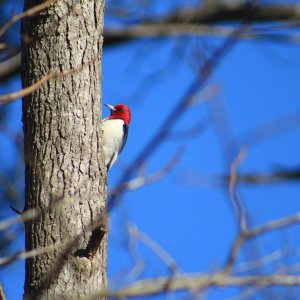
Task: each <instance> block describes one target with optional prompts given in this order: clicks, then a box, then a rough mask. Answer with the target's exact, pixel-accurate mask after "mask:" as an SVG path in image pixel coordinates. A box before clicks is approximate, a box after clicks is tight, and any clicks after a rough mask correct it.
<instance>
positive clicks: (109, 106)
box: [104, 104, 116, 111]
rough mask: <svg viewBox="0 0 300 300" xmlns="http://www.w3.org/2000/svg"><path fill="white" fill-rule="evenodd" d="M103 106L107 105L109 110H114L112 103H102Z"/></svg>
mask: <svg viewBox="0 0 300 300" xmlns="http://www.w3.org/2000/svg"><path fill="white" fill-rule="evenodd" d="M104 105H105V106H107V107H108V108H109V109H110V110H112V111H114V110H116V109H115V108H114V107H113V106H112V105H110V104H104Z"/></svg>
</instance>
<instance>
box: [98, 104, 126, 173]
mask: <svg viewBox="0 0 300 300" xmlns="http://www.w3.org/2000/svg"><path fill="white" fill-rule="evenodd" d="M104 105H105V106H107V107H108V108H109V109H110V111H111V115H110V116H108V117H107V118H105V119H104V120H103V121H102V123H101V128H102V132H103V136H102V141H103V152H104V157H105V166H106V169H107V171H108V170H109V169H110V168H111V167H112V166H113V164H114V163H115V162H116V160H117V158H118V156H119V154H120V153H121V151H122V150H123V148H124V146H125V144H126V141H127V136H128V128H129V123H130V120H131V113H130V109H129V107H128V106H126V105H124V104H117V105H115V106H112V105H110V104H104Z"/></svg>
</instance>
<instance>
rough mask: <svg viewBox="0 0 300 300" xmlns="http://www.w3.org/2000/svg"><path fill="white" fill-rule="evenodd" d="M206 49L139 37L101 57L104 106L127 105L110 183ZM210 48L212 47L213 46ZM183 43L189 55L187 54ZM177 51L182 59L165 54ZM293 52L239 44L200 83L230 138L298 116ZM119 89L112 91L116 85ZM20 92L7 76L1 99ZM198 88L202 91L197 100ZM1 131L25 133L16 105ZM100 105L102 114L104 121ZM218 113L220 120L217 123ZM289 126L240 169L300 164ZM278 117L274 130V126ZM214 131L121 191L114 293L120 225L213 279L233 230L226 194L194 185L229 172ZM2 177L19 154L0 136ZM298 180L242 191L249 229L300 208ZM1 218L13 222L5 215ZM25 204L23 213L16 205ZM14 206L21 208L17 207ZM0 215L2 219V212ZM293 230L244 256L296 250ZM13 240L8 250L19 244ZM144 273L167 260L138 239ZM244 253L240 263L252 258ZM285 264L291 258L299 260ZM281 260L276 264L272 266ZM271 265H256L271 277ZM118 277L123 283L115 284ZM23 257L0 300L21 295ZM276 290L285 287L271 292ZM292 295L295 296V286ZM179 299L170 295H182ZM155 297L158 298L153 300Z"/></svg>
mask: <svg viewBox="0 0 300 300" xmlns="http://www.w3.org/2000/svg"><path fill="white" fill-rule="evenodd" d="M202 42H204V43H205V44H206V45H210V47H214V45H215V44H216V43H219V42H220V40H218V41H216V40H212V39H208V38H206V39H203V38H202V39H198V40H195V41H194V42H193V43H190V42H186V39H182V40H180V39H173V38H172V39H161V40H142V41H138V42H132V43H129V44H125V45H124V46H121V47H118V48H110V49H107V50H105V51H104V57H103V102H104V103H110V104H116V103H126V104H127V105H129V106H130V108H131V110H132V123H131V126H130V132H129V138H128V141H127V145H126V147H125V149H124V150H123V152H122V155H121V157H120V159H119V161H118V163H117V164H116V165H115V166H114V168H113V169H112V170H111V171H110V173H109V186H110V188H112V187H114V185H115V184H116V183H117V182H118V180H119V178H120V177H121V176H122V173H123V172H124V168H125V167H126V166H128V165H130V164H131V163H133V162H134V159H135V157H136V156H137V155H138V154H139V152H140V151H141V149H142V148H143V147H144V145H145V144H146V143H147V142H148V141H149V140H150V139H151V137H153V135H154V134H155V132H156V131H157V130H159V129H160V127H161V124H162V123H163V121H164V119H165V118H166V116H167V115H168V112H169V111H170V110H171V109H172V107H174V106H175V105H176V103H178V101H180V99H181V97H182V96H183V94H184V92H185V90H186V89H187V88H188V86H189V85H190V84H191V82H192V80H193V78H194V76H195V72H194V67H195V66H197V64H198V63H199V62H198V61H197V57H195V56H193V55H192V53H194V52H196V51H197V44H198V47H199V44H200V43H202ZM212 45H213V46H212ZM189 47H190V48H189ZM175 51H176V53H181V52H185V53H187V54H186V55H185V56H181V55H180V54H176V53H175V54H174V52H175ZM299 71H300V54H299V45H298V44H275V43H270V42H265V41H240V42H238V43H237V44H236V45H235V47H234V48H233V49H232V51H230V52H229V53H228V54H227V55H226V56H225V57H224V58H223V60H222V62H221V64H220V65H219V66H218V67H217V69H216V70H215V71H214V73H213V75H212V76H211V78H210V80H209V81H208V83H207V85H206V88H210V87H213V86H217V87H218V92H217V93H216V94H215V96H214V97H213V98H212V99H210V100H208V101H210V103H211V105H212V106H213V107H216V105H215V104H213V103H214V102H215V103H219V104H220V103H221V104H222V103H223V108H226V114H227V116H228V118H226V119H225V120H227V121H228V122H229V124H225V123H224V122H221V121H220V122H221V124H218V123H217V125H219V126H221V128H225V126H228V127H230V128H231V135H232V137H235V138H236V139H237V140H241V138H242V137H243V136H244V134H245V133H247V132H248V131H250V130H253V129H254V128H256V127H257V126H259V125H261V124H265V123H267V122H270V121H271V120H274V119H279V118H282V117H284V116H289V115H293V114H295V113H296V112H297V111H300V105H299V96H300V95H299V94H300V89H299V77H300V76H299V75H300V72H299ZM116 87H118V88H116ZM19 88H20V83H19V79H18V78H15V79H14V80H13V81H12V82H11V83H10V84H9V86H5V87H4V86H0V90H1V94H2V93H5V92H8V91H9V90H17V89H19ZM204 96H205V93H204V94H203V97H204ZM209 107H210V106H209V105H208V103H207V102H201V101H199V102H198V103H196V104H195V105H193V106H191V107H190V108H189V109H188V110H187V111H186V112H185V114H184V116H183V118H182V119H180V120H179V122H178V123H177V124H176V128H174V131H175V132H176V131H177V132H178V131H180V130H182V129H186V128H190V127H192V126H193V125H194V124H196V123H197V121H199V120H200V119H201V118H203V117H208V116H210V115H211V110H210V108H209ZM8 110H9V114H8V118H7V121H6V124H7V125H8V126H9V128H11V130H13V131H14V132H18V131H19V130H21V128H22V124H21V102H20V101H18V102H16V103H13V104H10V105H9V107H8ZM108 113H109V112H108V110H107V109H106V108H104V109H103V115H104V116H106V115H107V114H108ZM224 116H225V114H224V110H221V115H220V116H219V119H218V120H222V119H223V118H224ZM299 123H300V122H298V128H297V127H295V128H294V129H293V130H290V131H288V132H285V133H283V134H281V135H276V136H275V137H273V138H270V139H266V140H264V141H263V142H261V143H258V144H255V145H252V146H251V147H250V148H249V149H248V151H247V157H246V159H245V161H244V162H243V163H242V164H241V166H240V168H239V170H241V171H242V172H267V171H273V170H276V169H277V168H294V167H297V166H299V153H300V142H299V133H300V131H299ZM283 125H284V124H283V123H282V122H278V126H283ZM217 128H218V127H217V126H214V125H210V126H208V128H207V129H205V130H204V131H203V132H201V133H200V134H197V135H195V136H193V137H191V138H190V139H172V140H171V139H169V140H166V141H164V142H163V143H162V144H161V146H160V147H159V149H158V150H157V151H156V152H155V153H154V154H153V155H152V156H151V158H150V159H149V160H148V161H147V162H145V170H146V173H147V174H152V173H153V172H155V171H157V170H160V169H161V168H162V167H163V166H164V165H166V164H167V163H168V161H169V160H170V158H171V157H172V156H173V155H174V154H175V153H176V151H177V149H178V148H179V147H181V146H183V147H184V153H183V156H182V158H181V160H180V161H179V162H178V163H177V164H176V165H175V166H174V168H173V169H172V171H171V172H170V173H169V174H167V176H165V177H164V178H163V179H161V180H159V181H158V182H156V183H155V184H152V185H149V186H145V187H143V188H141V189H138V190H135V191H132V192H128V193H126V194H125V197H124V198H123V201H122V203H121V204H120V205H119V206H118V207H117V208H116V209H115V210H114V211H113V213H112V214H111V222H110V232H109V275H110V278H111V279H112V280H111V285H112V286H118V285H119V284H123V283H125V282H129V281H131V280H132V277H126V276H125V275H128V274H129V271H130V270H131V269H132V267H133V264H134V259H133V257H132V255H131V254H130V253H129V250H128V232H127V226H129V225H134V226H137V227H138V228H139V229H140V230H141V231H142V232H144V233H145V234H147V235H149V236H150V237H151V238H152V239H153V240H155V241H156V242H157V243H158V244H159V245H161V246H162V247H163V248H164V249H165V250H166V251H167V252H168V253H169V254H170V255H171V256H172V257H173V258H174V259H175V261H176V262H177V264H178V266H179V267H180V268H181V269H182V271H184V272H187V273H189V272H191V273H195V272H208V273H209V272H212V271H214V270H216V268H217V267H220V266H221V265H222V264H223V263H224V261H225V259H226V257H227V254H228V251H229V247H230V245H231V242H232V240H233V238H234V237H235V234H236V233H237V226H236V225H237V224H236V219H235V216H234V213H233V211H232V208H231V205H230V202H229V198H228V191H227V190H226V189H225V188H222V187H219V186H213V185H210V186H207V184H203V178H204V179H206V180H209V179H210V178H212V176H214V175H216V174H223V173H224V172H227V171H228V169H227V167H228V161H227V160H226V157H225V158H224V152H223V150H222V147H221V142H220V137H219V134H218V130H217ZM0 145H1V149H2V150H1V151H0V159H1V162H2V163H1V170H2V171H4V172H5V170H6V169H8V168H9V167H11V165H12V164H13V163H15V161H16V151H15V150H14V146H13V145H11V144H10V143H9V142H8V141H7V139H6V138H4V137H3V136H1V135H0ZM299 190H300V187H299V184H298V183H295V182H294V183H280V184H276V185H262V186H246V185H241V186H239V191H240V193H241V195H242V199H243V202H244V204H245V207H246V211H247V214H248V216H249V217H250V219H251V223H252V224H253V225H255V226H257V225H261V224H264V223H265V222H267V221H270V220H274V219H277V218H281V217H285V216H288V215H290V214H293V213H296V212H297V211H298V210H299V205H298V203H299V199H298V197H299ZM5 206H6V209H5V210H3V212H2V213H1V217H5V216H8V215H12V214H13V213H12V212H11V211H10V210H9V209H8V208H7V206H8V203H5V204H4V205H2V209H3V207H5ZM21 207H22V206H21ZM21 207H20V208H21ZM4 212H5V214H4ZM299 234H300V227H299V226H293V227H291V228H289V229H285V230H281V231H278V232H274V233H270V234H267V235H266V236H264V237H261V238H259V239H257V241H255V243H254V242H252V243H253V245H255V249H256V251H254V252H252V253H251V255H250V258H251V259H256V258H259V257H260V255H263V254H267V253H270V252H273V251H276V250H278V249H281V248H284V247H292V248H293V249H298V248H299V242H298V238H297V237H298V236H299ZM23 239H24V236H23V234H20V236H19V237H18V239H17V240H16V241H15V243H14V244H13V246H12V247H11V248H10V251H14V250H20V249H22V247H23ZM137 249H138V251H139V252H140V255H141V257H142V260H143V261H144V264H145V265H144V269H143V271H142V273H141V274H139V278H146V277H150V276H158V275H163V274H167V273H168V270H167V268H166V266H165V264H164V263H163V262H162V261H161V260H160V259H159V258H158V257H157V256H156V255H155V254H154V253H153V251H151V250H149V249H148V248H147V247H146V246H145V245H143V244H142V243H138V247H137ZM245 253H247V252H245V251H244V252H242V255H241V256H240V257H239V261H243V260H245V259H247V258H249V257H247V255H246V254H245ZM290 259H291V261H293V262H297V261H299V260H297V259H298V257H297V255H295V254H293V255H291V256H290ZM284 263H286V262H285V261H280V263H278V265H280V264H284ZM276 266H277V265H276V264H275V263H274V264H271V265H270V266H269V267H268V268H266V269H265V272H269V271H270V270H272V269H274V268H275V267H276ZM124 276H125V277H124ZM23 280H24V262H23V261H21V262H17V263H15V264H12V265H11V266H9V267H6V268H4V269H2V270H1V271H0V281H1V282H2V284H3V285H4V289H5V292H6V294H7V298H8V299H20V298H21V295H22V293H23ZM272 291H273V292H276V293H278V294H279V295H283V289H273V290H272ZM237 292H238V290H236V289H224V290H213V292H212V293H209V294H208V299H226V297H229V296H232V295H234V294H235V293H237ZM296 292H297V293H299V291H298V290H296ZM182 296H183V295H182V294H180V295H177V296H176V299H177V298H178V299H182ZM161 298H162V299H164V297H161Z"/></svg>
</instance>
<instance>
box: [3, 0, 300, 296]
mask: <svg viewBox="0 0 300 300" xmlns="http://www.w3.org/2000/svg"><path fill="white" fill-rule="evenodd" d="M143 3H144V4H145V5H146V7H147V5H148V6H149V3H150V2H149V1H143ZM249 3H250V4H249ZM108 4H109V5H107V13H109V14H111V15H114V16H118V17H119V18H122V16H123V19H124V20H126V19H128V20H130V19H131V18H132V19H134V20H135V22H132V25H124V26H119V27H113V26H111V27H107V28H106V29H105V30H104V29H103V10H104V1H102V0H101V1H100V0H95V1H91V0H81V1H77V0H71V1H59V0H48V1H45V2H42V3H39V4H37V3H36V1H33V0H26V1H25V9H24V13H23V14H20V15H15V16H13V17H12V19H11V20H9V21H8V22H7V23H6V24H5V25H4V26H3V27H2V28H0V37H2V36H3V34H4V32H6V31H7V30H8V29H9V27H10V26H11V25H13V23H14V22H16V21H17V20H19V19H22V62H21V61H20V59H18V57H19V53H18V51H14V52H13V51H11V49H10V48H9V44H6V43H3V44H0V46H1V47H2V48H3V49H4V51H7V53H8V54H7V58H8V59H3V61H5V63H6V65H5V67H4V66H3V68H0V78H1V79H7V78H9V77H10V76H12V74H15V73H16V72H18V70H20V68H22V83H23V89H22V90H20V91H17V92H11V93H8V94H6V95H2V96H0V102H1V103H2V104H3V103H8V102H10V101H13V100H16V99H17V98H19V97H23V122H24V144H25V167H26V199H25V203H26V205H25V210H24V212H23V213H22V214H21V217H18V216H17V217H16V218H13V219H12V220H3V221H2V222H0V231H1V232H2V231H3V232H5V230H7V229H10V228H11V227H12V226H13V225H14V224H15V223H20V222H21V221H23V222H24V223H25V226H26V251H25V252H19V253H15V254H13V255H11V256H9V257H6V258H2V259H0V266H5V265H7V264H10V263H12V262H14V261H15V260H17V259H26V282H25V296H26V297H27V298H28V299H35V298H39V297H44V298H48V299H56V298H58V299H60V298H62V297H63V296H64V297H66V298H67V299H69V298H72V297H75V298H82V299H99V298H104V297H109V296H111V297H115V298H119V299H124V298H129V297H138V296H140V297H143V296H147V297H152V296H153V295H156V294H168V293H172V292H176V291H187V292H188V295H189V297H193V298H195V299H198V298H199V297H200V298H202V296H203V295H205V292H206V291H207V290H208V289H209V288H213V287H225V286H226V287H230V286H234V287H238V288H241V289H242V293H241V295H238V296H240V298H245V299H246V298H249V297H251V295H253V294H255V293H259V291H260V290H261V289H263V288H265V287H270V286H279V285H280V286H285V287H291V286H299V285H300V277H299V276H298V275H297V273H296V272H295V273H292V274H290V273H289V274H286V273H282V274H281V273H280V274H277V273H273V274H269V275H263V274H262V275H261V274H258V275H257V274H255V275H252V274H250V275H249V274H246V275H245V274H243V272H244V271H249V270H250V271H251V270H253V269H255V270H256V269H259V268H260V267H262V266H264V265H266V264H268V262H270V261H277V260H278V259H281V258H283V257H284V256H285V253H284V251H280V253H279V254H278V253H271V254H270V255H268V256H266V257H263V256H261V257H260V258H259V259H258V260H256V261H249V262H248V263H245V265H237V259H238V256H239V255H240V252H241V248H242V247H243V246H244V245H245V244H246V243H247V242H248V241H249V240H255V239H256V238H258V237H261V236H263V235H264V234H266V233H269V232H272V231H275V230H280V229H282V228H286V227H290V226H292V225H294V224H297V223H299V222H300V215H299V214H295V215H292V216H288V217H286V218H283V219H279V220H273V221H271V222H269V223H265V224H263V225H261V226H257V227H251V225H249V222H247V214H246V212H245V209H244V206H243V199H242V198H241V196H240V194H239V191H238V189H237V185H238V184H239V183H245V184H254V185H256V184H264V183H274V182H275V183H277V182H280V181H289V180H299V178H300V176H299V174H300V172H299V170H298V169H295V170H289V169H287V170H279V171H277V172H270V173H268V174H239V172H238V168H239V166H240V164H241V163H242V161H243V160H244V159H245V157H246V153H247V148H243V147H241V148H239V147H237V145H235V144H234V143H232V144H230V143H228V144H226V143H227V142H228V139H227V138H228V137H229V138H230V136H226V134H227V133H228V132H226V125H227V124H226V120H224V119H225V117H224V118H223V119H222V118H221V119H219V118H218V117H219V116H216V114H217V113H218V112H217V110H218V107H217V105H218V104H216V103H215V102H213V101H212V104H211V110H212V115H213V116H212V118H211V119H210V123H212V124H213V125H214V126H215V128H216V132H217V134H219V137H220V140H221V144H222V142H223V145H222V146H223V150H224V156H226V159H228V161H227V162H228V166H229V169H228V170H226V172H224V174H218V175H217V176H211V179H212V181H213V180H215V181H219V182H221V185H223V186H226V187H227V190H228V195H229V197H228V198H229V199H230V203H231V205H232V207H233V210H234V212H235V214H236V217H237V221H238V222H237V224H238V225H237V235H236V238H235V239H234V240H233V242H232V245H231V249H230V250H229V253H228V255H227V259H226V261H225V263H224V265H223V266H222V267H220V268H218V269H215V270H214V272H212V274H184V273H182V272H181V270H180V268H179V266H178V265H177V262H176V261H175V260H174V259H173V258H172V256H171V255H170V254H169V253H167V251H166V250H165V249H163V248H162V247H160V245H158V244H157V243H156V242H155V241H153V240H152V239H151V238H150V237H149V236H147V235H146V234H145V233H143V232H142V231H141V230H140V229H138V228H135V227H134V226H131V227H130V228H129V237H130V239H131V242H132V243H133V244H134V243H136V242H140V243H143V244H144V245H145V246H146V247H148V248H149V249H150V250H151V251H152V252H153V253H154V254H155V255H157V256H158V257H159V258H160V259H161V260H162V261H163V262H164V264H165V265H166V266H167V268H168V270H169V275H167V276H162V277H154V278H149V279H146V280H135V281H134V282H132V283H130V284H127V285H125V286H123V287H120V288H118V287H117V288H116V289H114V290H107V289H106V288H105V287H106V255H107V250H106V247H107V241H106V237H105V232H106V220H107V217H106V210H107V208H106V174H105V170H103V168H102V167H103V166H102V156H101V133H100V128H99V123H100V115H101V108H100V107H101V105H100V104H101V103H100V91H101V86H100V84H101V58H102V42H103V41H102V33H103V32H104V36H105V38H104V46H118V45H121V44H124V43H127V42H130V41H133V40H136V39H140V38H145V37H150V38H156V37H169V36H174V35H176V36H180V35H183V36H190V37H194V36H201V35H211V36H217V37H221V38H222V39H223V40H222V42H220V43H219V45H218V47H215V48H214V47H211V51H210V52H209V55H207V53H206V52H207V51H206V50H205V49H204V50H203V49H201V50H203V52H201V50H200V51H199V52H200V55H199V57H198V58H199V60H198V61H197V63H198V65H197V66H196V67H195V66H194V67H195V69H196V72H195V78H194V81H193V82H192V83H191V85H190V86H189V88H188V89H187V91H186V93H185V94H184V96H183V97H182V98H181V99H179V102H178V103H174V107H173V108H172V109H170V114H169V115H167V116H166V117H165V121H164V123H163V126H162V127H161V128H162V130H159V131H158V132H157V133H156V134H155V135H154V137H153V139H151V140H150V141H149V143H148V144H146V145H143V147H142V150H141V152H140V153H139V154H138V156H137V159H136V160H135V161H134V163H133V164H132V166H129V167H128V168H127V169H126V170H125V171H124V174H123V176H122V178H121V180H120V182H119V184H118V185H117V186H116V188H115V189H113V190H112V192H111V194H110V197H109V204H108V211H109V212H110V211H111V210H113V209H114V208H115V207H116V206H117V205H118V204H119V202H120V201H121V196H122V195H123V194H124V193H126V192H127V191H128V190H134V189H137V188H139V187H142V186H144V185H146V184H150V183H154V182H156V181H157V180H159V179H160V178H162V177H163V176H166V175H167V174H168V172H169V171H170V170H171V169H172V168H173V167H174V166H176V164H177V162H178V160H179V159H180V157H181V156H182V151H181V150H179V151H178V152H177V153H176V155H175V156H174V157H173V158H172V159H171V160H170V162H169V163H167V164H166V166H164V167H162V169H161V170H158V171H157V172H156V173H153V174H150V175H149V174H146V175H145V174H141V173H138V172H137V166H143V165H144V164H145V163H146V162H147V160H148V159H149V158H150V157H151V155H152V154H153V153H154V152H155V151H156V150H157V149H158V148H159V147H160V146H161V144H162V143H163V142H164V141H165V140H166V139H168V138H172V137H173V138H174V136H176V132H175V133H174V132H172V130H173V129H174V127H175V125H176V123H177V122H178V120H179V119H180V118H181V117H182V116H183V115H184V114H185V113H186V111H188V109H189V105H190V104H191V103H193V101H195V100H197V98H198V97H199V93H200V92H203V90H204V88H205V87H206V83H207V81H208V80H209V79H210V77H211V74H212V73H213V72H214V70H215V68H216V66H217V65H218V63H219V62H220V61H222V60H223V59H224V57H225V55H226V54H227V53H228V52H229V51H230V50H231V49H232V47H233V46H234V45H235V44H236V43H238V42H239V40H240V39H247V38H253V39H254V38H255V39H272V40H275V41H284V42H299V36H298V33H297V32H296V33H295V32H294V34H289V35H285V34H283V33H282V32H280V33H279V34H277V33H275V34H273V31H272V28H274V27H275V28H276V26H274V23H273V22H278V23H277V24H278V27H282V28H298V26H299V24H298V23H299V19H300V16H299V10H297V5H287V4H285V3H284V2H282V3H279V4H278V3H277V4H269V5H265V4H261V3H260V2H259V1H250V2H248V1H203V3H201V5H198V6H196V7H194V8H192V9H186V8H184V7H181V8H180V9H178V10H177V11H170V13H169V15H166V16H165V17H160V18H156V17H153V16H152V15H151V14H149V15H147V14H143V13H141V14H140V15H139V6H135V4H136V1H132V3H131V1H127V2H126V4H128V5H124V4H122V2H120V3H119V1H112V2H109V1H108ZM129 4H133V5H129ZM141 11H142V12H144V11H147V9H145V10H143V8H141ZM228 21H229V22H230V23H229V25H228V24H227V22H228ZM254 22H265V23H266V24H268V22H271V24H270V28H267V27H265V28H259V27H257V26H256V25H257V23H256V24H255V25H254V26H252V24H253V23H254ZM281 22H284V23H281ZM128 23H130V22H128ZM224 24H225V25H228V26H223V25H224ZM103 30H104V31H103ZM198 48H200V47H198ZM15 54H16V55H15ZM189 54H190V53H189ZM213 90H214V89H213V88H212V89H211V91H208V94H209V93H210V92H211V93H212V94H214V93H215V91H213ZM204 92H205V91H204ZM206 92H207V90H206ZM214 114H215V115H214ZM207 125H208V122H207V120H200V122H198V123H197V124H195V127H193V128H188V129H187V130H186V131H185V132H177V136H183V137H187V136H188V135H190V134H191V135H197V134H199V132H200V133H201V132H202V130H203V129H204V128H206V127H207ZM297 126H299V113H295V115H293V116H292V117H291V116H289V117H288V118H282V120H277V121H276V122H274V124H263V126H262V127H261V128H256V129H255V130H254V131H253V132H250V133H249V134H248V136H246V138H245V139H244V140H242V142H245V144H247V146H249V147H251V143H253V144H254V143H256V142H257V141H258V140H259V139H261V140H264V139H267V138H268V136H272V134H275V135H276V134H277V133H278V132H280V131H288V130H290V129H292V128H295V127H297ZM172 134H173V136H172ZM230 142H232V141H230ZM225 144H226V145H225ZM229 146H231V148H230V147H229ZM229 148H230V150H232V151H231V153H229V152H230V151H228V152H226V151H227V150H228V149H229ZM101 170H102V171H101ZM194 177H195V178H196V177H197V176H194ZM182 182H183V183H187V184H191V182H188V180H186V182H184V180H182ZM0 184H1V188H2V189H3V190H4V191H5V193H6V195H7V196H8V197H11V198H12V197H13V196H14V195H15V192H16V191H15V189H14V187H12V186H11V185H10V184H9V181H8V180H6V179H5V177H4V176H2V177H1V176H0ZM200 184H201V180H200ZM99 244H100V247H99ZM250 259H251V257H250ZM138 267H140V266H139V265H138V263H137V268H138ZM287 269H288V268H287ZM241 274H242V275H241ZM249 295H250V296H249ZM1 297H2V296H1V286H0V298H1ZM203 297H204V296H203ZM269 299H272V297H269Z"/></svg>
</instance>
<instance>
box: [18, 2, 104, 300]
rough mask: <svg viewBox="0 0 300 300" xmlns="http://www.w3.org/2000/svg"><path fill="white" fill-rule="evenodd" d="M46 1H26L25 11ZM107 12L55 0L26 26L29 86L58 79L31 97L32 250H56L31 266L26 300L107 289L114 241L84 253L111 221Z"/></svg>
mask: <svg viewBox="0 0 300 300" xmlns="http://www.w3.org/2000/svg"><path fill="white" fill-rule="evenodd" d="M40 2H41V1H37V0H25V5H24V9H25V10H26V9H28V8H30V7H32V6H34V5H36V4H38V3H40ZM103 11H104V0H62V1H54V2H53V3H52V4H51V5H50V6H49V7H48V8H47V9H45V10H43V11H42V12H40V13H39V14H38V15H35V16H32V17H30V18H26V19H24V20H23V22H22V30H21V31H22V39H23V40H22V83H23V87H28V86H30V85H32V84H33V83H35V82H37V81H38V80H39V79H41V78H42V77H43V76H45V75H47V74H52V79H51V80H49V81H47V82H46V84H44V85H42V86H41V87H40V88H39V89H38V90H37V91H36V92H34V93H32V94H30V95H29V96H27V97H24V98H23V122H24V143H25V145H24V151H25V175H26V182H25V184H26V188H25V192H26V204H25V209H30V208H36V209H38V210H39V211H40V212H41V215H40V217H39V218H36V219H33V220H31V221H30V222H27V223H26V226H25V230H26V250H32V249H40V248H43V247H50V250H49V251H47V253H45V254H42V255H38V256H36V257H34V258H32V259H29V260H27V261H26V278H25V298H26V299H27V298H29V299H40V298H42V299H62V297H63V296H66V295H72V296H73V297H75V298H78V297H80V296H87V295H89V294H91V293H93V292H95V291H96V290H99V289H100V288H101V287H105V286H106V256H107V241H106V236H104V238H103V239H102V240H101V244H100V248H99V250H98V251H97V252H96V254H95V257H94V259H91V258H88V256H87V255H85V254H86V253H85V251H84V250H81V249H86V248H87V245H88V243H89V240H90V237H91V233H92V230H93V229H95V228H97V227H99V226H98V225H99V224H102V225H104V223H105V220H106V217H105V215H106V213H105V212H106V171H105V169H104V168H103V161H102V155H101V153H102V151H101V132H100V121H101V103H100V95H101V88H100V83H101V76H100V74H101V59H102V42H103V38H102V33H103ZM65 71H66V72H65ZM59 72H60V73H59ZM62 72H65V73H62ZM54 74H56V75H54ZM53 77H54V78H53ZM100 227H101V226H100ZM102 227H103V226H102ZM99 242H100V241H99Z"/></svg>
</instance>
